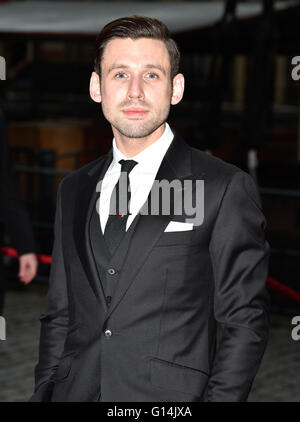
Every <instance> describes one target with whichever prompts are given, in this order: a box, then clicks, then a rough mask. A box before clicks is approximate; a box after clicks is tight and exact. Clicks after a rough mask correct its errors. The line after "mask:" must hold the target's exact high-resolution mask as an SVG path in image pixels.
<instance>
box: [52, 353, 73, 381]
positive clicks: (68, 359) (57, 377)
mask: <svg viewBox="0 0 300 422" xmlns="http://www.w3.org/2000/svg"><path fill="white" fill-rule="evenodd" d="M74 355H75V353H72V354H69V355H66V356H63V357H62V358H61V359H60V362H59V365H58V368H57V370H56V372H55V373H54V375H53V376H52V381H54V382H55V383H56V382H61V381H64V380H65V379H67V377H68V376H69V374H70V370H71V367H72V361H73V358H74Z"/></svg>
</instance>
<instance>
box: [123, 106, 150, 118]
mask: <svg viewBox="0 0 300 422" xmlns="http://www.w3.org/2000/svg"><path fill="white" fill-rule="evenodd" d="M123 113H124V114H125V116H127V117H143V116H145V115H146V114H147V113H148V110H145V109H144V108H138V107H130V108H125V109H124V110H123Z"/></svg>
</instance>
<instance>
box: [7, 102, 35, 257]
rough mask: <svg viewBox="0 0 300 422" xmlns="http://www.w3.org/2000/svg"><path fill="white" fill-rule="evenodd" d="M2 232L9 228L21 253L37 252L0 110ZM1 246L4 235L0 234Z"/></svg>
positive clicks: (9, 232) (15, 245)
mask: <svg viewBox="0 0 300 422" xmlns="http://www.w3.org/2000/svg"><path fill="white" fill-rule="evenodd" d="M0 195H1V196H0V197H1V204H0V232H2V231H3V230H4V228H5V230H7V232H8V234H9V236H10V238H11V241H12V246H13V247H15V248H16V249H17V250H18V253H19V255H23V254H25V253H31V252H36V249H37V247H36V243H35V241H34V236H33V232H32V228H31V223H30V220H29V216H28V213H27V212H26V210H25V207H24V204H23V202H22V201H21V199H20V197H19V194H18V188H17V183H16V177H15V173H14V169H13V164H12V160H11V156H10V154H9V150H8V143H7V133H6V128H5V121H4V117H3V115H2V113H1V110H0ZM0 239H1V240H0V246H2V245H1V241H2V236H0Z"/></svg>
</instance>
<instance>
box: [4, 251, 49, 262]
mask: <svg viewBox="0 0 300 422" xmlns="http://www.w3.org/2000/svg"><path fill="white" fill-rule="evenodd" d="M1 253H2V255H8V256H11V257H12V258H18V252H17V251H16V249H13V248H7V247H3V248H1ZM37 259H38V261H39V262H41V263H42V264H51V261H52V258H51V255H42V254H38V255H37Z"/></svg>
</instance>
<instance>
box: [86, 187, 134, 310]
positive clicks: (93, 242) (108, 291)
mask: <svg viewBox="0 0 300 422" xmlns="http://www.w3.org/2000/svg"><path fill="white" fill-rule="evenodd" d="M97 199H98V195H97V197H96V200H97ZM93 200H94V205H93V210H92V212H91V218H90V222H89V239H90V247H91V251H92V255H93V257H94V260H95V264H96V268H97V271H98V276H99V283H100V284H102V288H103V291H104V294H105V296H106V302H107V305H109V304H110V302H111V298H112V296H113V294H114V291H115V289H116V286H117V284H118V281H119V277H120V272H121V271H122V267H123V263H124V262H125V259H126V256H127V252H128V248H129V245H130V239H131V236H132V234H133V232H134V228H135V226H136V224H137V221H138V218H139V214H138V215H137V216H136V218H135V219H134V220H133V221H132V223H131V224H130V226H129V228H128V230H127V231H126V232H125V234H124V236H123V238H122V240H121V242H120V244H119V246H118V247H117V248H116V250H115V252H114V253H113V254H112V255H111V254H110V251H109V249H108V247H107V245H106V242H105V240H104V235H103V233H102V229H101V226H100V220H99V214H98V212H97V210H96V201H95V196H94V198H93Z"/></svg>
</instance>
